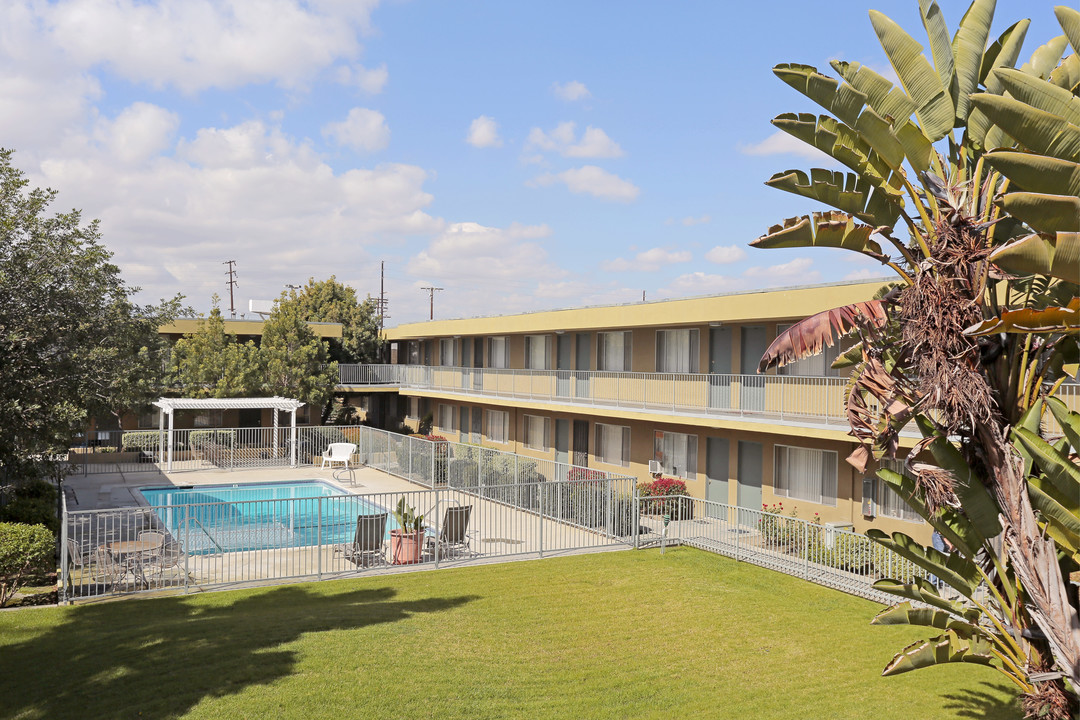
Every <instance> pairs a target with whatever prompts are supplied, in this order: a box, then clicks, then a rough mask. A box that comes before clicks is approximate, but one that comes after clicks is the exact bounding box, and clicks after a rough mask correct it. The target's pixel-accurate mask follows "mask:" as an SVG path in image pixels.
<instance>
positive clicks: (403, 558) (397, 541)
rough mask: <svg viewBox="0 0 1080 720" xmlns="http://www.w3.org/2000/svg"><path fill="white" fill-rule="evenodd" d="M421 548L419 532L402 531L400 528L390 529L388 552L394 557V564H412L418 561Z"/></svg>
mask: <svg viewBox="0 0 1080 720" xmlns="http://www.w3.org/2000/svg"><path fill="white" fill-rule="evenodd" d="M422 549H423V545H422V544H421V542H420V533H418V532H404V531H402V530H391V531H390V553H391V555H392V556H393V558H394V564H395V565H413V564H415V563H418V562H420V551H421V550H422Z"/></svg>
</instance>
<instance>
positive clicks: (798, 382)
mask: <svg viewBox="0 0 1080 720" xmlns="http://www.w3.org/2000/svg"><path fill="white" fill-rule="evenodd" d="M339 373H340V383H341V385H346V386H356V385H397V386H399V387H404V388H414V389H421V390H435V391H440V392H452V393H462V394H466V395H482V396H487V397H506V398H515V399H524V400H546V401H549V402H558V403H570V404H577V405H587V406H593V407H608V408H622V409H630V410H651V411H664V412H670V413H675V414H680V413H686V414H698V415H739V416H769V417H776V418H779V419H788V418H790V419H812V420H816V421H824V422H827V423H837V424H843V423H845V422H846V417H845V415H844V387H845V384H846V380H845V379H844V378H837V377H799V376H788V375H735V374H705V373H652V372H605V371H600V370H516V369H501V368H464V367H441V366H429V365H340V366H339Z"/></svg>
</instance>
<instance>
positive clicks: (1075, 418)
mask: <svg viewBox="0 0 1080 720" xmlns="http://www.w3.org/2000/svg"><path fill="white" fill-rule="evenodd" d="M1046 406H1047V407H1049V408H1050V413H1051V414H1052V415H1053V416H1054V419H1055V420H1057V421H1058V425H1060V426H1061V431H1062V432H1063V433H1065V437H1066V438H1068V440H1069V444H1070V445H1072V449H1073V452H1078V453H1080V413H1075V412H1073V411H1071V410H1069V408H1068V406H1067V405H1066V404H1065V403H1063V402H1062V401H1061V399H1060V398H1057V397H1049V398H1047V399H1046Z"/></svg>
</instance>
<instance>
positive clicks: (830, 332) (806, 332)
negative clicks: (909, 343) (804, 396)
mask: <svg viewBox="0 0 1080 720" xmlns="http://www.w3.org/2000/svg"><path fill="white" fill-rule="evenodd" d="M888 321H889V316H888V313H887V312H886V310H885V303H884V301H883V300H870V301H867V302H857V303H853V304H851V305H844V306H843V307H838V308H832V309H831V310H825V311H823V312H819V313H816V314H814V315H811V316H810V317H808V318H805V319H804V320H800V321H799V322H797V323H795V324H794V325H792V326H791V327H789V328H788V329H787V330H785V331H784V332H782V333H780V334H779V335H778V336H777V337H776V339H775V340H773V341H772V344H770V345H769V347H768V348H767V349H766V350H765V354H764V355H762V356H761V362H760V363H759V364H758V372H759V373H761V372H765V371H766V370H768V369H769V368H771V367H773V366H776V367H783V366H784V365H787V364H788V363H793V362H797V361H799V360H802V359H803V358H805V357H810V356H812V355H817V354H818V353H819V352H821V350H822V348H823V347H825V346H826V345H828V346H829V347H832V346H833V345H834V344H835V343H836V339H837V338H839V337H841V336H843V335H847V334H848V333H850V332H852V331H853V330H858V329H861V328H867V329H869V328H882V327H884V326H885V324H886V323H888Z"/></svg>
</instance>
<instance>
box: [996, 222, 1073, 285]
mask: <svg viewBox="0 0 1080 720" xmlns="http://www.w3.org/2000/svg"><path fill="white" fill-rule="evenodd" d="M990 261H991V262H992V263H994V264H995V265H997V266H998V267H1000V268H1002V269H1004V270H1007V271H1009V272H1011V273H1015V274H1018V275H1050V276H1052V277H1056V278H1061V279H1062V280H1065V281H1067V282H1071V283H1080V233H1074V232H1059V233H1054V234H1053V235H1050V234H1038V233H1036V234H1033V235H1028V236H1027V237H1024V238H1021V239H1019V240H1014V241H1013V242H1010V243H1008V244H1007V245H1002V246H1001V247H999V248H997V249H996V250H994V251H993V252H992V253H990Z"/></svg>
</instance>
